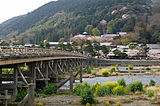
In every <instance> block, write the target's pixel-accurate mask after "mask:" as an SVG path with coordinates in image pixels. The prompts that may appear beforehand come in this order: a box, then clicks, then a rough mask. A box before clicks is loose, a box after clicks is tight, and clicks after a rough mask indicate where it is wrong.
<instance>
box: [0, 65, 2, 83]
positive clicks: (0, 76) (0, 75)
mask: <svg viewBox="0 0 160 106" xmlns="http://www.w3.org/2000/svg"><path fill="white" fill-rule="evenodd" d="M0 86H2V68H0Z"/></svg>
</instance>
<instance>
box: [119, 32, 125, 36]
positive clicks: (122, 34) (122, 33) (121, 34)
mask: <svg viewBox="0 0 160 106" xmlns="http://www.w3.org/2000/svg"><path fill="white" fill-rule="evenodd" d="M118 34H119V35H120V36H124V35H126V34H127V32H119V33H118Z"/></svg>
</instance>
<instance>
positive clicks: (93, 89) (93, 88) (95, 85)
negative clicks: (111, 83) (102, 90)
mask: <svg viewBox="0 0 160 106" xmlns="http://www.w3.org/2000/svg"><path fill="white" fill-rule="evenodd" d="M99 86H101V84H100V83H98V82H97V83H96V84H93V85H92V86H91V89H92V91H93V92H94V93H95V92H96V89H97V88H98V87H99Z"/></svg>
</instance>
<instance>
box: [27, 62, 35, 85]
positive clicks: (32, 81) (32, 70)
mask: <svg viewBox="0 0 160 106" xmlns="http://www.w3.org/2000/svg"><path fill="white" fill-rule="evenodd" d="M34 66H36V65H35V64H31V65H29V66H28V67H29V70H30V71H31V74H32V75H31V83H34V86H35V88H36V71H37V70H35V67H34Z"/></svg>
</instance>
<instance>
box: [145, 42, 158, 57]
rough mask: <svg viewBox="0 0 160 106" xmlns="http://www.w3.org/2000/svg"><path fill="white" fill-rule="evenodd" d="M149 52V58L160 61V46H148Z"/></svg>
mask: <svg viewBox="0 0 160 106" xmlns="http://www.w3.org/2000/svg"><path fill="white" fill-rule="evenodd" d="M147 47H149V51H148V53H147V56H148V57H150V58H152V59H160V44H147Z"/></svg>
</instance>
